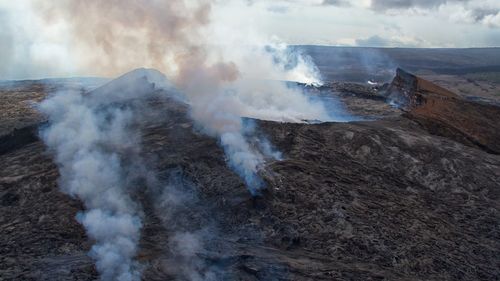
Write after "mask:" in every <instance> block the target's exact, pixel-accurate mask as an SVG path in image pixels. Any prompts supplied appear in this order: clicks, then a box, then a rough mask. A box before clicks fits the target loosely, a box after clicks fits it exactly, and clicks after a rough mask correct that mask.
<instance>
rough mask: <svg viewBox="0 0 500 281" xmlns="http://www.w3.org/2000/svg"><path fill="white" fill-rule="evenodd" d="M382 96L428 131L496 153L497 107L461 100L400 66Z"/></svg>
mask: <svg viewBox="0 0 500 281" xmlns="http://www.w3.org/2000/svg"><path fill="white" fill-rule="evenodd" d="M385 95H386V97H387V99H389V100H390V101H391V102H393V103H395V104H397V105H398V106H399V107H401V108H402V109H404V110H405V111H406V114H405V116H406V117H408V118H410V119H412V120H414V121H416V122H417V123H419V124H420V125H421V126H422V127H424V128H425V129H426V130H427V131H429V132H430V133H432V134H434V135H439V136H443V137H447V138H450V139H453V140H455V141H458V142H460V143H463V144H466V145H469V146H473V147H478V148H481V149H483V150H485V151H487V152H489V153H495V154H500V142H499V141H498V140H500V107H498V106H495V105H489V104H484V103H476V102H473V101H469V100H465V99H463V98H461V97H459V96H458V95H456V94H454V93H452V92H450V91H448V90H446V89H444V88H442V87H439V86H437V85H435V84H433V83H431V82H429V81H426V80H424V79H422V78H420V77H417V76H415V75H412V74H410V73H407V72H405V71H404V70H402V69H398V71H397V75H396V77H395V78H394V80H393V81H392V83H391V84H390V86H389V87H388V89H387V91H386V92H385Z"/></svg>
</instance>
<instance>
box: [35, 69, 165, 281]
mask: <svg viewBox="0 0 500 281" xmlns="http://www.w3.org/2000/svg"><path fill="white" fill-rule="evenodd" d="M149 73H150V74H149V80H146V81H144V79H145V78H146V77H144V75H145V73H144V72H143V71H142V70H138V71H135V72H132V73H129V74H128V75H126V76H123V77H122V78H119V79H117V81H115V82H112V83H110V84H108V85H106V86H104V87H101V88H99V89H98V90H96V91H94V92H91V93H89V94H82V93H80V92H77V91H68V92H59V93H57V94H56V95H54V96H53V97H50V98H48V99H47V100H45V101H43V102H42V103H41V104H40V110H41V111H42V112H43V113H45V114H46V115H47V116H48V118H49V122H50V125H49V126H48V127H47V128H44V129H43V130H42V131H41V136H42V138H43V140H44V141H45V143H46V144H47V146H48V147H49V149H50V150H51V151H53V152H54V154H55V161H56V163H57V164H58V166H59V172H60V186H61V188H62V190H63V191H65V192H66V193H68V194H70V195H72V196H76V197H78V198H79V199H80V200H82V201H83V203H84V204H85V207H86V211H84V212H82V213H80V214H79V215H78V217H77V218H78V220H79V221H80V223H82V224H83V225H84V226H85V229H86V230H87V233H88V235H89V236H90V237H91V238H92V239H93V240H95V241H96V244H95V245H94V246H93V247H92V250H91V252H90V255H91V256H92V257H93V258H94V259H95V260H96V267H97V270H98V271H99V272H100V274H101V279H102V280H130V281H132V280H140V266H139V264H137V263H136V262H134V260H133V257H134V256H135V254H136V251H137V243H138V240H139V238H140V230H141V226H142V224H141V219H140V214H141V213H140V208H139V206H137V204H135V203H134V201H133V200H132V199H131V197H130V193H131V192H132V191H133V188H134V187H135V186H134V184H133V183H134V182H137V180H138V179H139V178H140V177H143V176H144V174H147V173H146V172H144V171H143V172H144V173H142V172H141V173H136V172H134V171H137V170H138V169H139V170H141V167H144V165H142V163H141V159H140V157H139V152H140V150H141V149H140V147H141V146H140V138H139V132H137V131H135V130H133V129H132V125H133V124H135V122H137V120H140V119H141V114H140V113H139V112H141V110H144V109H141V108H140V107H141V106H140V104H137V101H134V100H133V99H137V98H144V97H147V95H146V94H147V93H150V92H153V90H154V89H155V87H157V86H156V84H155V83H154V82H153V81H158V77H155V75H151V73H152V74H157V73H155V72H149ZM157 75H158V74H157ZM124 82H126V83H124ZM134 102H135V104H134ZM125 153H126V155H127V160H128V162H130V163H129V164H126V163H124V161H123V159H122V156H121V155H123V154H125ZM141 174H142V175H141Z"/></svg>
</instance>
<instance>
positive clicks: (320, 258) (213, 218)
mask: <svg viewBox="0 0 500 281" xmlns="http://www.w3.org/2000/svg"><path fill="white" fill-rule="evenodd" d="M128 77H132V78H133V79H129V78H127V79H123V77H122V78H118V79H117V80H115V81H111V82H109V83H107V84H105V85H103V86H101V87H99V88H97V89H93V90H88V89H87V88H85V87H83V86H82V87H81V88H80V91H81V92H82V94H83V95H109V99H110V102H117V101H115V100H113V96H112V95H111V94H109V93H110V90H109V89H113V91H111V92H116V89H121V90H120V91H122V92H126V91H127V89H133V90H134V91H140V92H141V93H142V95H141V96H142V97H143V98H144V99H145V100H146V102H145V103H143V104H142V105H144V104H145V105H146V107H145V108H144V107H142V108H141V110H142V112H144V114H143V115H141V118H140V119H137V120H135V122H134V124H133V127H134V128H137V129H138V132H140V137H141V144H142V150H140V151H134V152H133V153H136V154H138V155H136V156H138V157H139V156H140V157H141V159H144V162H145V163H147V167H148V171H147V172H148V173H154V174H155V178H156V179H157V180H158V181H161V182H162V183H164V184H162V185H161V186H163V187H162V188H166V189H169V190H170V192H169V193H168V195H169V196H167V197H165V193H164V191H165V190H166V189H158V188H155V186H156V187H157V186H159V185H151V184H148V182H147V181H148V179H147V177H144V178H145V179H144V180H139V181H137V183H136V188H134V189H130V190H129V193H130V196H131V197H132V198H134V199H135V201H136V202H138V205H140V206H141V207H142V214H141V216H142V224H143V226H142V228H141V236H140V242H139V249H138V253H137V256H136V260H137V261H138V262H139V263H140V264H141V265H142V268H143V269H142V278H143V280H190V279H189V278H188V277H186V276H205V277H206V276H212V277H213V278H215V279H212V280H381V279H388V280H495V279H496V278H497V277H498V276H499V275H500V269H499V266H498V264H499V262H500V260H499V257H500V232H499V222H500V189H499V186H500V156H499V155H498V152H499V151H500V150H499V147H498V140H499V139H500V138H499V135H498V133H499V130H498V129H499V127H498V126H499V125H498V124H500V114H499V113H500V110H499V108H498V107H496V106H493V105H487V104H480V103H475V102H472V101H468V100H465V99H463V98H460V97H458V96H456V95H455V94H453V93H451V92H449V91H447V90H445V89H442V88H440V87H438V86H436V85H434V84H432V83H430V82H428V81H425V80H423V79H421V78H418V77H416V76H414V75H411V74H409V73H406V72H404V71H402V70H399V71H398V72H397V75H396V77H395V78H394V81H393V82H392V83H391V85H389V86H388V87H386V88H385V89H383V90H380V91H376V90H375V91H372V90H370V89H368V90H367V91H351V92H349V90H348V89H346V87H344V88H343V90H341V91H340V90H339V89H337V88H333V86H332V87H330V86H327V87H322V88H320V89H316V88H309V89H308V90H307V91H308V93H309V94H310V95H317V96H321V97H332V98H339V99H341V100H348V101H349V102H347V103H346V104H347V106H346V107H347V110H350V112H351V113H353V114H357V115H358V116H359V117H360V119H367V120H361V121H352V122H342V123H337V122H325V123H319V124H307V123H295V124H294V123H281V122H271V121H264V120H250V119H247V120H246V121H245V122H254V123H255V128H256V134H259V135H263V136H266V137H267V139H268V140H269V141H270V143H271V144H272V145H273V146H274V147H276V149H277V150H279V151H280V152H281V153H282V157H281V159H279V160H273V161H268V162H266V165H265V167H263V169H262V171H261V174H260V176H261V177H262V179H263V180H264V181H265V183H266V187H267V188H266V189H265V191H264V192H263V193H262V196H260V197H252V196H251V195H250V194H249V193H248V191H247V190H246V188H245V184H244V183H243V182H242V180H241V178H240V177H239V176H238V175H237V174H236V173H235V172H234V171H233V170H232V169H230V168H229V166H228V165H227V161H226V160H227V159H226V157H225V154H224V151H223V149H222V148H220V146H219V145H218V140H217V139H215V138H212V137H209V136H207V135H205V134H204V133H203V132H200V131H199V130H198V129H197V128H196V125H195V124H193V122H192V120H191V118H190V117H189V110H190V109H189V105H188V103H185V102H183V101H182V100H180V99H179V98H178V96H177V95H176V94H175V93H173V92H175V90H174V89H172V88H169V87H165V85H170V84H168V82H166V81H165V79H164V77H163V76H162V75H161V74H159V73H158V72H156V71H152V70H137V71H135V72H133V73H131V74H128ZM123 81H127V83H129V82H130V81H134V82H133V83H132V84H131V85H123ZM165 83H167V84H165ZM160 85H162V86H160ZM80 86H81V85H72V87H73V88H78V87H80ZM61 87H62V86H59V87H54V85H48V84H40V83H38V82H29V83H27V82H24V83H20V84H17V85H16V86H15V87H12V85H9V86H4V87H3V88H2V90H1V91H2V92H1V97H2V99H4V100H6V101H7V102H6V103H5V104H4V105H3V107H5V109H6V110H5V111H3V112H19V110H22V112H25V114H23V115H14V114H7V116H2V119H1V121H0V122H7V121H8V122H9V126H5V127H2V132H1V140H2V141H1V143H0V145H1V150H0V165H1V166H0V167H1V169H0V214H1V215H0V276H1V279H2V280H94V279H96V278H97V277H98V276H97V271H96V268H95V264H94V261H93V260H92V259H91V258H90V257H89V256H88V255H87V253H88V252H89V250H90V247H91V246H92V244H93V241H91V240H90V239H89V237H88V236H87V235H86V232H85V230H84V228H83V226H82V225H81V224H80V223H79V222H78V221H77V213H79V212H81V211H82V210H83V209H84V208H85V206H84V205H83V204H82V203H81V202H80V201H79V200H78V199H77V198H73V197H70V196H68V195H66V194H64V193H62V192H61V191H60V187H59V183H58V178H59V170H58V166H57V165H56V164H55V162H54V156H53V154H52V153H51V152H50V151H49V150H47V148H46V146H45V145H44V143H43V142H42V141H41V140H40V139H39V134H38V129H39V127H40V126H41V127H43V126H47V125H50V124H47V121H46V117H45V116H43V115H41V114H40V113H38V112H37V111H36V110H35V109H33V108H32V102H31V101H33V100H34V101H40V100H41V99H43V98H44V97H45V96H46V95H48V94H51V92H52V91H54V89H55V88H57V89H58V90H59V89H60V88H61ZM160 92H167V94H166V95H158V93H160ZM169 92H172V93H171V94H168V93H169ZM367 93H368V94H367ZM386 99H387V100H396V101H397V104H398V106H399V108H391V107H390V106H389V105H388V104H387V103H386V102H385V101H386ZM123 102H124V101H122V100H120V101H119V103H123ZM125 103H126V104H127V106H131V107H134V104H135V103H134V102H133V101H130V100H126V101H125ZM360 103H362V104H363V105H365V106H364V110H363V111H360V110H358V109H359V108H358V107H356V105H357V104H358V105H359V104H360ZM130 104H132V105H130ZM142 105H141V106H142ZM367 112H368V113H367ZM388 112H390V114H388ZM365 113H366V114H367V115H366V116H363V114H365ZM117 154H118V157H120V158H121V159H123V160H124V161H127V159H128V160H130V159H131V153H130V151H127V150H123V151H119V152H118V153H117ZM139 172H144V173H146V171H142V170H140V171H139ZM152 186H153V187H152ZM165 186H166V187H165ZM173 195H176V196H173ZM179 233H190V234H191V235H192V236H196V237H197V238H198V240H197V242H196V243H191V242H192V240H190V239H188V238H189V237H192V236H190V235H188V236H186V235H184V236H179ZM179 237H183V240H182V243H181V244H182V245H189V247H188V248H189V249H185V248H183V249H182V250H179V249H178V248H176V247H174V246H173V244H172V241H178V240H179ZM190 241H191V242H190ZM195 244H196V245H195ZM193 245H195V246H196V247H194V246H193ZM192 246H193V247H192ZM186 250H189V252H190V255H185V254H183V253H185V251H186ZM190 274H191V275H190ZM191 280H193V279H191Z"/></svg>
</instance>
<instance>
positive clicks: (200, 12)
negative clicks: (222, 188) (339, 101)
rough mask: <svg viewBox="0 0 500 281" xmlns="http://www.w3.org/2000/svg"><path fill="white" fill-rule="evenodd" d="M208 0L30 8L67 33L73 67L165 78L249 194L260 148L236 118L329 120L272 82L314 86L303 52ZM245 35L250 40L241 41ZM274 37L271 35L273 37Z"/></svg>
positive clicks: (113, 0)
mask: <svg viewBox="0 0 500 281" xmlns="http://www.w3.org/2000/svg"><path fill="white" fill-rule="evenodd" d="M213 3H214V1H213V0H197V1H183V0H170V1H158V0H149V1H140V2H138V1H135V0H120V1H119V0H110V1H97V0H91V1H83V0H73V1H71V0H56V1H51V2H47V1H43V2H42V1H39V2H37V5H36V9H37V10H39V11H40V12H41V13H42V14H43V15H44V16H45V17H46V18H47V19H48V20H50V21H63V22H65V23H66V24H68V25H69V29H70V30H71V31H72V32H71V34H70V36H71V38H72V40H73V41H74V46H75V55H76V56H77V58H78V59H79V64H80V67H82V68H84V69H93V70H97V71H99V72H100V74H108V75H109V74H114V73H116V72H121V71H124V70H126V69H130V68H133V67H137V66H143V65H146V66H151V67H154V68H157V69H159V70H161V71H163V72H165V73H167V75H168V76H170V77H171V78H172V79H173V81H174V83H175V85H176V86H177V88H178V89H179V90H180V91H181V92H183V93H184V94H185V95H186V97H187V98H188V100H189V103H190V104H191V108H192V112H191V115H192V117H193V119H194V120H195V121H196V122H197V123H198V125H199V126H200V127H202V128H203V130H204V131H205V132H206V133H207V134H209V135H212V136H215V137H218V138H220V141H221V144H222V146H223V147H224V149H225V151H226V154H227V156H228V158H229V163H230V164H231V166H232V167H234V168H235V170H236V171H237V172H238V173H239V174H240V175H241V176H242V178H243V179H244V180H245V182H246V183H247V185H248V186H249V188H250V191H251V192H252V193H253V194H256V193H257V191H258V189H260V188H261V186H262V184H261V183H260V181H259V180H258V175H257V170H258V167H259V166H261V165H262V164H263V157H262V156H261V155H260V152H259V151H258V150H256V149H255V148H253V147H251V146H250V145H249V144H248V143H247V141H246V139H245V138H244V136H243V135H242V131H243V127H242V122H241V117H243V116H246V117H255V118H260V119H268V120H278V121H292V122H301V121H302V120H304V119H314V120H331V119H332V118H331V117H330V116H329V114H328V112H327V111H326V110H325V108H324V107H323V106H322V105H321V104H320V103H314V102H311V101H310V100H309V99H308V98H307V97H305V96H304V95H303V93H302V92H301V91H300V90H298V89H294V88H291V87H289V86H287V85H286V84H284V83H283V82H279V81H274V82H271V81H268V82H262V79H271V80H297V81H299V82H305V83H309V84H320V83H321V79H320V78H319V77H318V73H319V72H318V70H317V68H316V67H314V65H313V64H312V62H311V60H310V59H308V58H307V57H306V56H304V55H302V54H300V53H297V52H293V50H291V49H288V48H286V46H285V45H283V44H281V43H279V42H272V44H264V43H263V42H265V41H264V40H262V39H261V38H259V36H258V35H256V34H255V33H253V32H251V31H249V32H247V33H246V34H241V32H239V31H238V30H231V28H230V27H228V26H226V25H224V24H222V23H219V22H218V21H217V19H213V18H211V12H212V9H213V7H214V5H213ZM247 38H250V39H247ZM275 41H276V40H275Z"/></svg>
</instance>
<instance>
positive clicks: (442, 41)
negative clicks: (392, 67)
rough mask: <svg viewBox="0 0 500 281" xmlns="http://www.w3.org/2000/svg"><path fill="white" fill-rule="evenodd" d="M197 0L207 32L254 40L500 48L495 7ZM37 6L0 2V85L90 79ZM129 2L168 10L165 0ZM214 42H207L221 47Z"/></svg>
mask: <svg viewBox="0 0 500 281" xmlns="http://www.w3.org/2000/svg"><path fill="white" fill-rule="evenodd" d="M199 1H202V2H203V1H205V2H210V3H211V9H210V15H209V18H210V21H211V22H213V23H214V26H218V27H220V28H219V29H220V30H224V27H228V26H230V27H231V30H232V31H231V32H232V33H235V32H236V33H238V32H241V33H242V34H246V33H248V34H253V35H252V36H253V37H254V35H255V34H258V38H259V41H266V40H267V41H270V42H281V43H284V44H294V45H302V44H314V45H332V46H359V47H418V48H427V47H430V48H436V47H438V48H469V47H498V46H500V0H353V1H347V0H278V1H266V0H212V1H210V0H186V2H187V3H188V4H187V5H189V2H199ZM41 2H42V3H43V1H41V0H18V1H8V0H0V61H1V64H0V79H22V78H39V77H51V76H61V75H62V76H68V75H80V74H92V73H89V72H88V71H87V72H86V71H82V68H81V67H80V66H79V65H78V62H76V60H75V56H76V55H75V49H78V45H77V43H75V41H74V37H75V36H74V35H75V34H74V30H72V29H71V24H72V23H71V17H65V18H64V17H61V18H51V17H50V16H47V14H48V13H47V10H43V9H40V3H41ZM50 2H51V3H62V4H61V5H64V3H68V2H81V0H74V1H72V0H61V1H50ZM118 2H119V1H118ZM137 2H138V3H139V5H142V4H141V3H146V2H155V3H156V4H155V5H157V2H164V5H169V1H168V0H164V1H161V0H144V1H142V2H141V1H137ZM45 3H47V2H45ZM52 9H54V7H52ZM93 20H96V19H93ZM97 20H98V19H97ZM89 26H91V24H90V25H89ZM85 32H92V31H91V30H90V31H85ZM120 32H123V31H120ZM231 32H230V33H228V36H230V35H231ZM240 35H241V34H240ZM236 37H237V36H235V38H236ZM220 38H221V37H220V36H218V37H217V40H213V42H210V40H207V43H209V44H227V42H222V41H225V40H224V39H222V40H221V39H220ZM228 41H231V40H228ZM231 42H233V43H234V40H233V41H231ZM245 44H252V42H245ZM87 51H88V49H87Z"/></svg>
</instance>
